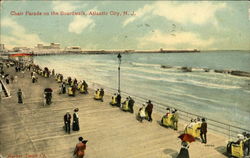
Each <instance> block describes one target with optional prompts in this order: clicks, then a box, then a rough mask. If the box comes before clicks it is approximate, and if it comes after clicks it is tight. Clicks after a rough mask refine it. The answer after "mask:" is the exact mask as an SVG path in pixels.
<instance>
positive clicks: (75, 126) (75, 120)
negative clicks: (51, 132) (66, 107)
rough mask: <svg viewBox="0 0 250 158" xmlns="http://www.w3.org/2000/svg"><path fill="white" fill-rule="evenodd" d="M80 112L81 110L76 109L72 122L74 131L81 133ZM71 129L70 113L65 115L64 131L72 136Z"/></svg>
mask: <svg viewBox="0 0 250 158" xmlns="http://www.w3.org/2000/svg"><path fill="white" fill-rule="evenodd" d="M78 111H79V109H78V108H76V109H74V114H73V122H72V130H73V131H79V130H80V127H79V116H78ZM70 127H71V114H70V112H69V111H67V113H66V114H65V115H64V129H65V132H66V133H69V134H70V131H71V130H70V129H71V128H70Z"/></svg>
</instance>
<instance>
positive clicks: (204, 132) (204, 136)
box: [200, 118, 207, 144]
mask: <svg viewBox="0 0 250 158" xmlns="http://www.w3.org/2000/svg"><path fill="white" fill-rule="evenodd" d="M201 121H202V123H201V127H200V137H201V143H204V144H206V143H207V123H206V120H205V118H202V119H201Z"/></svg>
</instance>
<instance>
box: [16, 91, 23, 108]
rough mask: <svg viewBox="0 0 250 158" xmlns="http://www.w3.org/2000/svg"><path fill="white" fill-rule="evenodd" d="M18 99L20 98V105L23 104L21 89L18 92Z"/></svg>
mask: <svg viewBox="0 0 250 158" xmlns="http://www.w3.org/2000/svg"><path fill="white" fill-rule="evenodd" d="M17 98H18V103H19V104H23V92H22V90H21V89H20V88H19V89H18V92H17Z"/></svg>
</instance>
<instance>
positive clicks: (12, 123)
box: [0, 68, 227, 158]
mask: <svg viewBox="0 0 250 158" xmlns="http://www.w3.org/2000/svg"><path fill="white" fill-rule="evenodd" d="M13 70H14V69H13V68H9V69H7V71H8V72H9V73H11V74H14V73H15V75H17V76H18V82H17V83H13V84H10V85H9V87H8V88H9V89H10V91H11V94H12V97H11V98H6V99H3V100H2V103H1V104H0V153H1V155H2V156H3V157H11V156H12V157H17V156H19V157H28V156H33V157H43V158H44V157H46V158H72V153H73V150H74V147H75V144H76V143H77V142H78V141H77V139H78V137H79V136H83V137H84V138H85V139H87V140H89V142H88V143H87V150H86V158H174V157H176V155H177V153H178V151H179V149H180V140H179V139H178V138H177V137H178V135H179V134H180V133H182V131H183V129H184V128H183V126H180V128H179V131H173V130H172V129H167V128H164V127H161V126H159V124H158V123H157V120H160V115H161V114H157V113H154V115H153V119H154V121H153V122H152V123H150V122H147V121H145V122H143V123H139V122H138V121H137V120H136V119H135V114H130V113H126V112H123V111H121V110H119V109H118V108H115V107H111V106H110V105H109V101H110V96H108V95H106V96H105V98H104V102H98V101H94V100H93V95H92V94H93V92H92V91H91V92H90V94H89V95H80V94H79V95H77V96H76V97H68V96H67V95H59V94H57V93H56V92H54V94H53V104H52V105H51V106H46V107H44V106H43V100H42V97H43V95H42V91H43V89H44V88H46V87H51V88H53V89H54V90H55V89H56V90H58V86H59V85H58V84H57V83H56V82H55V81H54V80H53V79H45V78H42V77H39V79H38V83H35V84H32V83H31V79H30V72H25V76H24V78H22V76H21V73H16V72H14V71H13ZM19 87H20V88H22V90H23V93H24V95H25V99H24V104H18V103H17V97H16V91H17V88H19ZM76 107H78V108H79V109H80V111H79V117H80V131H79V132H72V133H71V134H66V133H65V132H64V131H63V128H62V127H63V115H64V114H65V113H66V111H67V110H70V111H71V114H72V113H73V109H74V108H76ZM135 111H137V109H136V110H135ZM226 140H227V139H226V138H224V137H222V136H219V135H216V134H213V133H212V132H211V131H209V134H208V144H207V145H204V144H201V143H200V142H199V141H196V142H194V143H192V144H191V146H190V150H189V152H190V157H191V158H225V157H226V156H225V155H223V154H222V153H223V152H225V146H226ZM0 157H1V156H0Z"/></svg>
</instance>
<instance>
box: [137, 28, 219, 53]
mask: <svg viewBox="0 0 250 158" xmlns="http://www.w3.org/2000/svg"><path fill="white" fill-rule="evenodd" d="M137 40H138V42H139V45H138V47H139V48H143V47H150V46H154V45H157V46H160V47H162V48H166V49H178V48H180V47H181V49H183V48H185V49H188V48H189V49H195V48H198V49H205V48H209V46H211V45H212V44H213V43H214V41H215V40H214V39H213V38H209V39H202V38H201V37H200V35H199V34H197V33H193V32H176V33H175V34H167V33H162V32H161V31H160V30H155V31H154V32H153V33H149V34H147V35H146V36H144V37H140V38H138V39H137ZM154 49H155V48H154Z"/></svg>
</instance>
